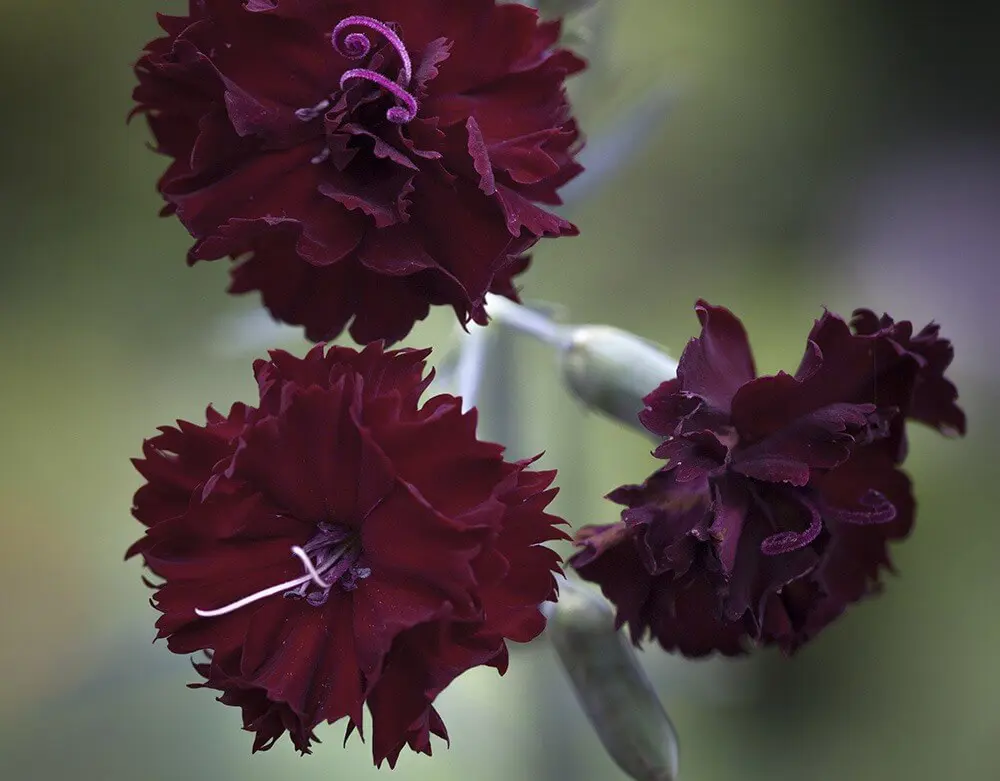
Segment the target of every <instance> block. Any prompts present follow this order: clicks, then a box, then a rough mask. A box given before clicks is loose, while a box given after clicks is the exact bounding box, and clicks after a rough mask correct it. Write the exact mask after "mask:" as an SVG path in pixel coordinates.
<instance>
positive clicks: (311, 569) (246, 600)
mask: <svg viewBox="0 0 1000 781" xmlns="http://www.w3.org/2000/svg"><path fill="white" fill-rule="evenodd" d="M292 553H293V554H295V555H296V556H298V557H299V559H300V560H301V561H302V565H303V566H304V567H305V568H306V574H305V575H302V576H301V577H298V578H294V579H293V580H286V581H285V582H284V583H278V584H277V585H276V586H268V587H267V588H265V589H261V590H260V591H255V592H254V593H253V594H251V595H250V596H247V597H243V599H237V600H236V601H235V602H230V603H229V604H228V605H223V606H222V607H218V608H215V609H214V610H201V609H200V608H195V609H194V612H195V613H196V614H197V615H199V616H201V617H202V618H214V617H215V616H224V615H226V613H232V612H233V611H234V610H239V609H240V608H241V607H245V606H246V605H249V604H251V603H253V602H256V601H257V600H259V599H264V598H265V597H270V596H272V595H274V594H280V593H281V592H282V591H288V590H289V589H293V588H296V587H297V586H301V585H302V584H303V583H308V582H309V581H310V580H311V581H312V582H313V583H315V584H316V585H317V586H319V587H320V588H330V587H331V584H329V583H327V582H326V581H325V580H323V578H321V577H320V576H319V572H317V571H316V567H315V566H313V563H312V561H310V560H309V555H308V554H307V553H306V552H305V551H304V550H302V548H300V547H299V546H298V545H293V546H292Z"/></svg>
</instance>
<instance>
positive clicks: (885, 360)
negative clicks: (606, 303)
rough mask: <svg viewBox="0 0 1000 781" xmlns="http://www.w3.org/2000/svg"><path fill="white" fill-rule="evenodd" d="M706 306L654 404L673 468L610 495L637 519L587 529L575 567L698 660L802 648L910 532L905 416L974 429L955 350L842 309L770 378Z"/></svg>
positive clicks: (952, 430)
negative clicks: (847, 315) (792, 368)
mask: <svg viewBox="0 0 1000 781" xmlns="http://www.w3.org/2000/svg"><path fill="white" fill-rule="evenodd" d="M697 313H698V318H699V319H700V321H701V325H702V331H701V335H700V336H699V337H698V338H696V339H692V340H691V341H690V342H689V343H688V345H687V347H686V348H685V350H684V353H683V355H682V356H681V359H680V362H679V364H678V369H677V377H676V379H673V380H670V381H668V382H664V383H663V384H662V385H660V386H659V387H658V388H657V389H656V390H654V391H653V392H652V393H650V394H649V395H648V396H647V397H646V399H645V402H646V408H645V409H644V410H643V411H642V412H641V413H640V420H641V421H642V423H643V425H644V426H645V427H646V428H647V429H649V431H651V432H652V433H654V434H656V435H658V436H661V437H663V438H664V439H663V442H662V443H661V444H660V446H659V447H658V448H657V449H656V450H655V451H654V454H655V455H656V456H658V457H659V458H664V459H666V460H667V464H666V466H664V467H663V468H661V469H659V470H658V471H656V472H655V473H654V474H653V475H651V476H650V477H649V478H648V479H647V480H646V481H645V482H644V483H642V484H641V485H626V486H622V487H621V488H618V489H617V490H615V491H613V492H612V493H611V494H609V495H608V498H609V499H611V500H612V501H614V502H616V503H618V504H621V505H624V506H625V509H624V510H623V511H622V514H621V521H620V522H618V523H615V524H611V525H607V526H591V527H587V528H585V529H583V530H582V531H581V532H580V534H579V536H578V538H577V543H578V545H579V546H580V548H581V550H580V551H579V552H578V553H577V554H576V555H575V556H574V557H573V558H572V559H571V562H570V563H571V564H572V565H573V567H574V568H575V569H576V570H577V572H579V573H580V575H581V576H582V577H584V578H586V579H587V580H591V581H594V582H596V583H598V584H599V585H600V586H601V589H602V590H603V592H604V594H605V595H606V596H607V597H608V599H610V600H611V601H612V602H614V604H615V606H616V608H617V617H618V622H619V624H627V625H628V627H629V631H630V633H631V636H632V639H633V641H634V642H635V643H637V644H638V643H639V642H640V641H641V640H642V638H643V637H644V636H645V635H646V633H647V631H648V633H649V634H650V635H652V636H653V637H654V638H656V640H657V641H659V643H660V644H661V645H662V646H663V647H664V648H666V649H667V650H678V651H680V652H681V653H682V654H684V655H686V656H702V655H705V654H709V653H712V652H720V653H723V654H726V655H736V654H741V653H745V652H746V651H747V650H749V648H750V647H752V646H753V645H777V646H779V647H781V648H782V649H783V650H784V651H785V652H787V653H791V652H793V651H794V650H796V649H797V648H798V647H800V646H801V645H802V644H803V643H804V642H806V641H808V640H809V639H810V638H812V637H814V636H815V635H816V634H817V633H818V632H819V631H820V630H821V629H823V628H824V627H825V626H827V625H828V624H829V623H830V622H831V621H833V619H835V618H836V617H837V616H839V615H840V614H841V613H842V612H843V611H844V609H845V608H846V607H847V605H849V604H851V603H852V602H855V601H857V600H859V599H861V598H862V597H864V596H866V595H868V594H871V593H874V592H876V591H878V590H879V589H880V588H881V582H880V577H881V570H882V569H883V568H890V569H891V567H892V564H891V561H890V558H889V552H888V543H889V542H890V541H892V540H899V539H902V538H904V537H906V536H907V535H908V534H909V532H910V529H911V527H912V525H913V517H914V501H913V496H912V493H911V490H910V481H909V479H908V478H907V477H906V475H905V474H904V473H903V472H902V471H900V469H899V465H900V463H901V462H902V460H903V458H904V456H905V454H906V431H905V423H906V421H908V420H917V421H920V422H922V423H925V424H927V425H930V426H932V427H934V428H935V429H937V430H939V431H940V432H942V433H944V434H964V433H965V415H964V414H963V412H962V410H961V409H959V407H958V406H956V404H955V401H956V399H957V397H958V393H957V391H956V389H955V386H954V385H953V384H952V383H951V382H950V381H949V380H947V379H946V378H945V376H944V372H945V370H946V369H947V368H948V366H949V364H950V363H951V360H952V355H953V351H952V348H951V344H950V343H949V342H948V341H947V340H944V339H941V338H940V336H939V334H938V327H937V326H936V325H934V324H931V325H929V326H927V327H926V328H924V329H923V330H921V331H920V332H919V333H917V334H916V335H914V330H913V326H912V325H911V324H910V323H909V322H906V321H902V322H899V323H896V322H894V321H893V319H892V318H890V317H889V316H888V315H883V316H882V317H881V318H879V317H877V316H875V315H874V313H872V312H870V311H868V310H858V311H857V312H855V313H854V318H853V320H852V321H851V323H850V324H848V323H846V322H845V321H844V320H842V319H841V318H839V317H837V316H836V315H832V314H830V313H829V312H827V313H825V314H824V315H823V317H821V318H820V319H819V320H817V321H816V324H815V325H814V326H813V329H812V331H811V332H810V334H809V337H808V339H807V341H806V351H805V356H804V357H803V359H802V363H801V365H800V367H799V369H798V370H797V371H796V373H795V374H794V375H791V374H785V373H784V372H781V373H779V374H777V375H775V376H770V377H758V376H757V374H756V371H755V369H754V361H753V356H752V354H751V352H750V346H749V341H748V340H747V336H746V332H745V331H744V329H743V325H742V324H741V323H740V321H739V320H738V319H737V318H736V317H735V316H734V315H733V314H732V313H731V312H729V311H728V310H726V309H723V308H722V307H715V306H710V305H709V304H706V303H705V302H703V301H700V302H698V305H697Z"/></svg>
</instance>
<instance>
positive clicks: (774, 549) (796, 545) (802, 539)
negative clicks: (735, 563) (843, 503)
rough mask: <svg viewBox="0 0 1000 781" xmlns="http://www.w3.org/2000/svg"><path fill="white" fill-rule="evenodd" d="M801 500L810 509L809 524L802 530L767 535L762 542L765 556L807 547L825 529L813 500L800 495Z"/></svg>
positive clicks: (761, 548)
mask: <svg viewBox="0 0 1000 781" xmlns="http://www.w3.org/2000/svg"><path fill="white" fill-rule="evenodd" d="M799 501H800V503H801V504H802V506H803V507H805V508H806V510H808V511H809V526H808V527H807V528H806V530H805V531H802V532H778V533H777V534H772V535H771V536H770V537H767V538H766V539H765V540H764V541H763V542H761V544H760V552H761V553H763V554H764V555H765V556H778V555H779V554H782V553H791V552H792V551H796V550H799V549H800V548H804V547H806V545H808V544H809V543H811V542H812V541H813V540H815V539H816V538H817V537H819V533H820V532H821V531H823V517H822V516H821V515H820V514H819V510H817V509H816V505H814V504H813V503H812V502H811V501H809V500H807V499H804V498H802V497H799Z"/></svg>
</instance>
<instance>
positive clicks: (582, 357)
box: [562, 325, 677, 431]
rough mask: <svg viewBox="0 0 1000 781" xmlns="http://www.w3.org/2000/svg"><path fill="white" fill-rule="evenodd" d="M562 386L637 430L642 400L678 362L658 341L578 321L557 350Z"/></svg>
mask: <svg viewBox="0 0 1000 781" xmlns="http://www.w3.org/2000/svg"><path fill="white" fill-rule="evenodd" d="M562 370H563V377H564V379H565V381H566V385H567V386H568V387H569V389H570V390H571V391H572V392H573V394H574V395H575V396H576V397H577V398H579V399H580V400H581V401H582V402H583V403H584V404H586V405H587V406H588V407H591V408H593V409H597V410H600V411H601V412H604V413H605V414H607V415H610V416H611V417H613V418H616V419H617V420H620V421H621V422H623V423H627V424H628V425H630V426H635V427H636V428H639V429H641V430H642V431H645V429H642V427H641V425H640V423H639V419H638V414H639V411H640V410H642V408H643V406H644V405H643V402H642V399H643V397H644V396H646V395H647V394H648V393H649V392H650V391H652V390H654V389H655V388H656V387H657V386H658V385H659V384H660V383H662V382H664V381H665V380H670V379H673V378H674V377H675V376H676V374H677V363H676V362H675V361H674V360H673V359H672V358H671V357H670V356H668V355H667V354H666V353H665V352H663V349H662V348H661V347H659V346H658V345H656V344H654V343H653V342H650V341H648V340H646V339H643V338H642V337H640V336H636V335H635V334H633V333H629V332H628V331H622V330H621V329H619V328H612V327H610V326H606V325H582V326H577V327H575V328H573V329H572V330H571V331H570V340H569V345H568V346H567V347H564V348H563V350H562Z"/></svg>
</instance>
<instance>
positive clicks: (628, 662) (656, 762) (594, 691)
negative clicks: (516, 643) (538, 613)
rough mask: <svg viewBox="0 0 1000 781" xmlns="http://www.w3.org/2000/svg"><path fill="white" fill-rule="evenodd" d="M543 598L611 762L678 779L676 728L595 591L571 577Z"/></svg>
mask: <svg viewBox="0 0 1000 781" xmlns="http://www.w3.org/2000/svg"><path fill="white" fill-rule="evenodd" d="M559 591H560V594H559V601H558V602H557V603H555V604H554V605H553V604H551V603H546V604H545V606H544V608H545V612H546V613H547V614H548V617H549V624H548V629H547V630H546V634H547V635H548V637H549V639H550V640H551V641H552V645H553V646H554V647H555V649H556V653H558V655H559V660H560V661H561V662H562V664H563V667H564V668H565V669H566V673H567V674H568V675H569V679H570V682H571V683H572V684H573V689H574V690H575V692H576V696H577V699H578V700H579V702H580V705H581V707H582V708H583V710H584V712H585V713H586V714H587V718H589V719H590V723H591V724H593V725H594V729H595V730H596V731H597V735H598V737H599V738H600V739H601V743H603V744H604V748H605V749H606V750H607V752H608V754H610V755H611V758H612V759H614V761H615V763H616V764H617V765H618V767H620V768H621V769H622V770H624V771H625V772H626V773H627V774H628V775H629V776H630V777H632V778H634V779H635V780H636V781H674V779H676V778H677V764H678V743H677V733H676V732H675V731H674V726H673V724H671V723H670V719H669V717H668V716H667V713H666V711H665V710H664V709H663V705H661V704H660V701H659V699H658V698H657V696H656V693H655V692H654V691H653V687H652V686H651V684H650V682H649V679H648V678H647V677H646V674H645V672H644V671H643V669H642V668H641V667H640V666H639V662H638V660H637V659H636V656H635V651H633V649H632V646H631V645H629V643H628V640H627V639H626V638H625V636H624V635H623V634H622V633H621V632H619V631H617V630H616V629H615V625H614V613H613V612H612V610H611V607H610V605H608V603H607V602H605V601H604V600H603V599H602V598H601V597H600V596H599V595H597V594H596V593H594V592H592V591H589V590H587V589H585V588H582V587H581V586H579V585H576V584H574V583H572V582H570V581H564V582H563V583H562V584H561V585H560V589H559Z"/></svg>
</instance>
